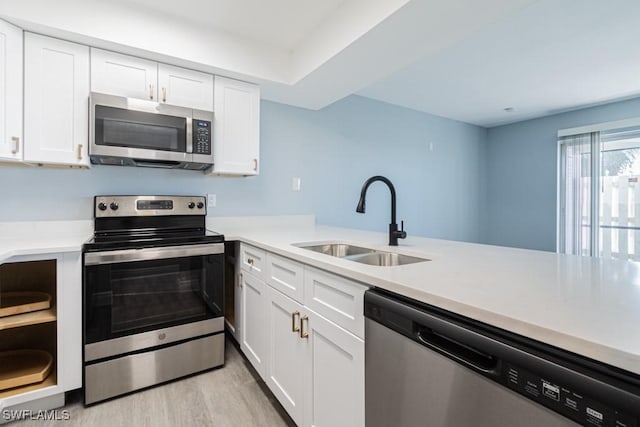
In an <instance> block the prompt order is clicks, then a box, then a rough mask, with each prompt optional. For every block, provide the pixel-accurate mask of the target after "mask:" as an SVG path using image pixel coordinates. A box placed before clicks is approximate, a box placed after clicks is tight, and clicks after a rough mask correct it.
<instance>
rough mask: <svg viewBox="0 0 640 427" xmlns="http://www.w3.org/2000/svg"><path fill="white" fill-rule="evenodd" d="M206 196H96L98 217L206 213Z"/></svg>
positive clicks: (95, 212) (95, 205) (95, 210)
mask: <svg viewBox="0 0 640 427" xmlns="http://www.w3.org/2000/svg"><path fill="white" fill-rule="evenodd" d="M206 213H207V212H206V209H205V198H204V197H200V196H96V197H95V200H94V214H95V217H96V218H105V217H133V216H169V215H202V216H204V215H206Z"/></svg>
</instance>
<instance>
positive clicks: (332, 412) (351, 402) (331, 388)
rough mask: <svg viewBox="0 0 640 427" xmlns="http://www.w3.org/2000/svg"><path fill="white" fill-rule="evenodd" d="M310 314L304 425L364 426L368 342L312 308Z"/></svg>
mask: <svg viewBox="0 0 640 427" xmlns="http://www.w3.org/2000/svg"><path fill="white" fill-rule="evenodd" d="M306 315H307V316H308V317H309V320H308V329H307V325H305V331H308V332H307V333H308V334H309V337H308V343H307V346H308V348H307V349H306V350H307V354H306V358H305V366H304V370H303V372H304V375H305V378H304V383H305V393H304V408H305V410H304V425H305V426H315V427H340V426H344V427H352V426H364V341H363V340H361V339H360V338H358V337H356V336H354V335H352V334H350V333H349V332H347V331H345V330H344V329H342V328H339V327H337V326H336V325H334V324H333V323H331V322H329V321H328V320H326V319H325V318H323V317H322V316H319V315H318V314H315V313H314V312H312V311H306Z"/></svg>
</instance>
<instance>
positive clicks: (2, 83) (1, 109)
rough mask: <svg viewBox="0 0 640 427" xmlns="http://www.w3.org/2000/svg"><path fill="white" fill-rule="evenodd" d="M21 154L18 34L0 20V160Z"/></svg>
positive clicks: (20, 44)
mask: <svg viewBox="0 0 640 427" xmlns="http://www.w3.org/2000/svg"><path fill="white" fill-rule="evenodd" d="M22 152H23V151H22V30H21V29H19V28H17V27H14V26H13V25H11V24H9V23H7V22H5V21H1V20H0V159H2V160H22Z"/></svg>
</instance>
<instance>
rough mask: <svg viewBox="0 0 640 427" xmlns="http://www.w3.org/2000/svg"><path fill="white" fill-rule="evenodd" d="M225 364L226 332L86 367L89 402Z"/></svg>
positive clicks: (85, 387) (86, 392) (87, 400)
mask: <svg viewBox="0 0 640 427" xmlns="http://www.w3.org/2000/svg"><path fill="white" fill-rule="evenodd" d="M223 363H224V334H223V333H220V334H216V335H211V336H208V337H204V338H199V339H195V340H191V341H187V342H185V343H182V344H177V345H174V346H171V347H166V348H163V349H160V350H153V351H148V352H145V353H138V354H132V355H129V356H124V357H119V358H117V359H112V360H108V361H106V362H99V363H94V364H92V365H87V366H85V368H84V372H85V385H84V392H85V403H86V404H87V405H89V404H91V403H96V402H99V401H101V400H105V399H108V398H110V397H115V396H119V395H121V394H124V393H128V392H131V391H134V390H138V389H141V388H145V387H149V386H152V385H155V384H160V383H162V382H165V381H169V380H173V379H176V378H180V377H183V376H185V375H189V374H192V373H195V372H199V371H203V370H205V369H209V368H213V367H216V366H220V365H222V364H223Z"/></svg>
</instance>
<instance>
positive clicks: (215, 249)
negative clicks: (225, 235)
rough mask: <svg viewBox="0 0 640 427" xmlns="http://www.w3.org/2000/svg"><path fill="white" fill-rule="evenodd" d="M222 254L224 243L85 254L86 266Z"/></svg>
mask: <svg viewBox="0 0 640 427" xmlns="http://www.w3.org/2000/svg"><path fill="white" fill-rule="evenodd" d="M222 253H224V243H213V244H202V245H181V246H164V247H157V248H143V249H123V250H116V251H103V252H87V253H85V254H84V265H100V264H116V263H121V262H134V261H149V260H154V259H169V258H184V257H189V256H202V255H217V254H222Z"/></svg>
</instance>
